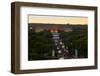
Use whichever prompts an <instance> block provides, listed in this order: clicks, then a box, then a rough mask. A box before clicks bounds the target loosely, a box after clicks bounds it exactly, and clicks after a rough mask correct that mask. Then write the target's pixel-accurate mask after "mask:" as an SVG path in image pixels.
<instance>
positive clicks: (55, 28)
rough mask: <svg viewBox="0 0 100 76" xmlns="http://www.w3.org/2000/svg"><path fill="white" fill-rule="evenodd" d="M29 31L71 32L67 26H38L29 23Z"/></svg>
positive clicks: (37, 24)
mask: <svg viewBox="0 0 100 76" xmlns="http://www.w3.org/2000/svg"><path fill="white" fill-rule="evenodd" d="M29 29H33V30H35V32H40V31H43V30H47V31H65V32H70V31H72V27H69V26H68V25H67V24H66V25H65V24H40V23H30V24H29Z"/></svg>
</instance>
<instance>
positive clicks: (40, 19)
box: [28, 15, 88, 24]
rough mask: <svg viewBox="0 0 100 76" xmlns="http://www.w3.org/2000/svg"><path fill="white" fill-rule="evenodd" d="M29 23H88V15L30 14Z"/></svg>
mask: <svg viewBox="0 0 100 76" xmlns="http://www.w3.org/2000/svg"><path fill="white" fill-rule="evenodd" d="M28 23H49V24H88V18H87V17H69V16H65V17H64V16H42V15H41V16H38V15H29V16H28Z"/></svg>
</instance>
